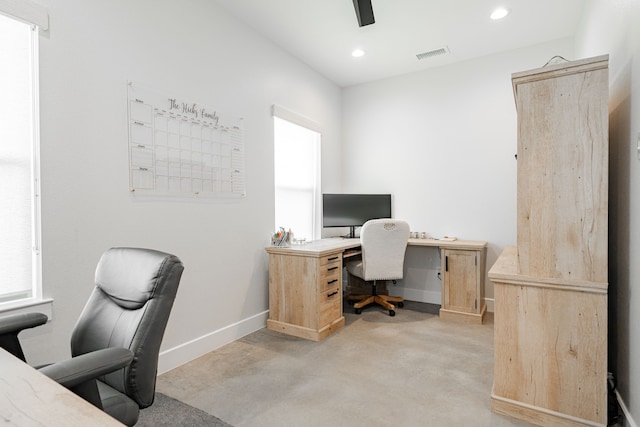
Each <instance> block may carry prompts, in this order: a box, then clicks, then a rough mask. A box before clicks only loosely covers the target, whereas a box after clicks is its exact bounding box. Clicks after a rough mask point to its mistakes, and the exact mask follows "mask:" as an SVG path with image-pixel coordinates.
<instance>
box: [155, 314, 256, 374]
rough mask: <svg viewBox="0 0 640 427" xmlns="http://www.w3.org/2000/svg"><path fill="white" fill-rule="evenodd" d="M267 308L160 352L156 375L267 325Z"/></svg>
mask: <svg viewBox="0 0 640 427" xmlns="http://www.w3.org/2000/svg"><path fill="white" fill-rule="evenodd" d="M268 317H269V310H267V311H264V312H262V313H258V314H256V315H254V316H251V317H249V318H247V319H243V320H241V321H239V322H236V323H233V324H231V325H228V326H225V327H224V328H221V329H218V330H217V331H213V332H210V333H208V334H206V335H203V336H201V337H199V338H196V339H193V340H191V341H188V342H186V343H184V344H180V345H178V346H176V347H173V348H170V349H168V350H164V351H161V352H160V358H159V360H158V375H160V374H163V373H165V372H167V371H170V370H172V369H174V368H177V367H178V366H180V365H184V364H185V363H187V362H190V361H192V360H194V359H197V358H198V357H200V356H202V355H204V354H207V353H209V352H210V351H213V350H215V349H217V348H220V347H222V346H223V345H225V344H229V343H230V342H233V341H235V340H237V339H240V338H242V337H244V336H245V335H248V334H250V333H252V332H255V331H257V330H258V329H262V328H264V327H265V326H266V325H267V318H268Z"/></svg>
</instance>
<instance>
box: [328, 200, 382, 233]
mask: <svg viewBox="0 0 640 427" xmlns="http://www.w3.org/2000/svg"><path fill="white" fill-rule="evenodd" d="M377 218H391V194H323V195H322V226H323V227H351V233H350V234H351V235H352V237H353V234H354V233H353V232H354V228H355V227H360V226H362V225H363V224H364V223H365V222H367V221H368V220H370V219H377Z"/></svg>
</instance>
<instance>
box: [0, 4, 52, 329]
mask: <svg viewBox="0 0 640 427" xmlns="http://www.w3.org/2000/svg"><path fill="white" fill-rule="evenodd" d="M0 14H2V15H4V16H6V17H8V18H10V19H15V20H17V21H20V22H23V23H24V24H26V25H29V26H30V30H31V35H30V45H31V51H30V54H31V58H30V59H31V61H30V62H31V63H30V76H29V77H30V78H29V79H30V81H31V108H32V111H31V118H30V119H31V135H30V139H31V144H32V146H31V149H32V154H31V221H32V251H31V268H32V283H31V286H32V291H31V296H30V297H27V298H18V299H14V300H8V301H4V302H0V316H2V315H6V314H18V313H25V312H32V311H37V312H41V313H44V314H46V315H47V316H48V317H49V318H51V316H52V303H53V300H52V299H51V298H45V297H44V292H43V281H42V251H41V221H40V219H41V205H40V199H41V197H40V196H41V192H40V90H39V89H40V75H39V69H40V64H39V56H40V55H39V53H40V50H39V34H40V31H42V30H48V28H49V15H48V11H47V9H46V8H43V7H42V6H40V5H38V4H36V3H33V2H32V1H30V0H22V1H21V2H11V1H8V0H0Z"/></svg>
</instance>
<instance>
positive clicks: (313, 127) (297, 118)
mask: <svg viewBox="0 0 640 427" xmlns="http://www.w3.org/2000/svg"><path fill="white" fill-rule="evenodd" d="M271 115H272V116H273V117H277V118H279V119H282V120H285V121H287V122H290V123H293V124H294V125H298V126H301V127H303V128H305V129H308V130H310V131H313V132H316V133H318V138H319V141H318V146H317V147H316V150H317V151H316V153H315V155H316V158H317V163H316V174H315V184H316V185H315V191H314V194H313V218H312V236H311V239H312V240H317V239H319V238H320V237H321V233H322V221H321V207H322V200H321V199H322V176H321V170H322V155H321V151H322V129H321V127H320V125H319V124H318V123H316V122H315V121H313V120H311V119H309V118H308V117H305V116H303V115H301V114H298V113H295V112H293V111H291V110H288V109H286V108H284V107H281V106H279V105H275V104H274V105H273V106H272V107H271ZM274 134H275V132H274ZM274 146H275V140H274ZM274 192H275V186H274ZM274 195H275V194H274ZM274 208H275V206H274ZM293 232H294V233H295V230H293Z"/></svg>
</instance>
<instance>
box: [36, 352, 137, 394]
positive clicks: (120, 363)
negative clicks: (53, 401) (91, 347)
mask: <svg viewBox="0 0 640 427" xmlns="http://www.w3.org/2000/svg"><path fill="white" fill-rule="evenodd" d="M132 360H133V353H132V352H131V351H129V350H128V349H126V348H119V347H112V348H105V349H102V350H96V351H93V352H91V353H86V354H82V355H80V356H76V357H74V358H71V359H67V360H64V361H62V362H58V363H54V364H52V365H47V366H44V367H42V368H40V369H39V371H40V372H42V373H43V374H45V375H46V376H48V377H49V378H51V379H52V380H54V381H56V382H57V383H59V384H61V385H63V386H64V387H66V388H71V387H75V386H77V385H78V384H81V383H84V382H86V381H90V380H94V379H96V378H98V377H100V376H102V375H105V374H108V373H110V372H113V371H117V370H118V369H122V368H124V367H125V366H127V365H129V364H130V363H131V361H132Z"/></svg>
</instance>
